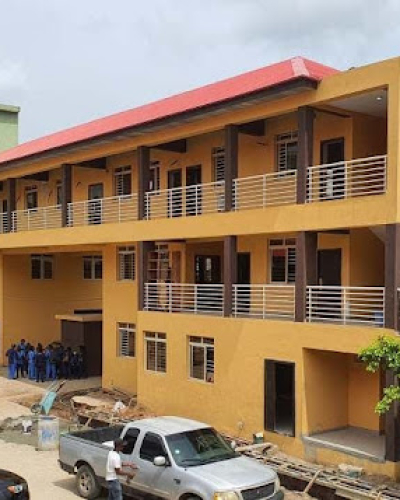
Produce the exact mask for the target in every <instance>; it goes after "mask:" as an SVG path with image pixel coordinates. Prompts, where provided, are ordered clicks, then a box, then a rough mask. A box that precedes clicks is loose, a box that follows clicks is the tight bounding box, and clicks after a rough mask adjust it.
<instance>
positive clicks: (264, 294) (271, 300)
mask: <svg viewBox="0 0 400 500" xmlns="http://www.w3.org/2000/svg"><path fill="white" fill-rule="evenodd" d="M294 292H295V291H294V286H291V285H278V286H276V285H233V316H234V317H235V318H238V317H243V318H256V319H277V320H288V321H294V305H295V293H294Z"/></svg>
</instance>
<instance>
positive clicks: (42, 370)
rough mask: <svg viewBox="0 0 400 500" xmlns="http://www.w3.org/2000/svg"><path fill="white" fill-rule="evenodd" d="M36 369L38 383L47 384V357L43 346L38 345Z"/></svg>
mask: <svg viewBox="0 0 400 500" xmlns="http://www.w3.org/2000/svg"><path fill="white" fill-rule="evenodd" d="M35 367H36V382H39V380H40V381H41V382H45V380H46V357H45V354H44V352H43V347H42V344H38V346H37V349H36V358H35Z"/></svg>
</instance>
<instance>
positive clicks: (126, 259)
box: [118, 247, 136, 281]
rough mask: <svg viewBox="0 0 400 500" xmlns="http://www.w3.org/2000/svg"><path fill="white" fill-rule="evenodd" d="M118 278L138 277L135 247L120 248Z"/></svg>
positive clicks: (131, 278) (133, 278)
mask: <svg viewBox="0 0 400 500" xmlns="http://www.w3.org/2000/svg"><path fill="white" fill-rule="evenodd" d="M118 279H119V280H131V281H134V280H135V279H136V255H135V247H120V248H118Z"/></svg>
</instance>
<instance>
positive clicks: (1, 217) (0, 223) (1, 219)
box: [0, 212, 8, 234]
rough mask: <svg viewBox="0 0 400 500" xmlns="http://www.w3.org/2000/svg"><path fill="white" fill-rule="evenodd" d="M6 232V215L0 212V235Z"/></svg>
mask: <svg viewBox="0 0 400 500" xmlns="http://www.w3.org/2000/svg"><path fill="white" fill-rule="evenodd" d="M7 232H8V214H7V212H0V234H2V233H7Z"/></svg>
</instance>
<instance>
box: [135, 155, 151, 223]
mask: <svg viewBox="0 0 400 500" xmlns="http://www.w3.org/2000/svg"><path fill="white" fill-rule="evenodd" d="M137 162H138V173H139V188H138V203H139V205H138V218H139V220H143V219H144V218H145V217H146V193H147V191H148V190H149V185H150V148H148V147H147V146H139V147H138V149H137Z"/></svg>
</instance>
